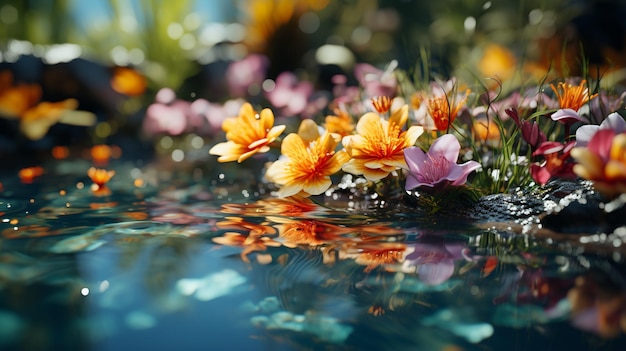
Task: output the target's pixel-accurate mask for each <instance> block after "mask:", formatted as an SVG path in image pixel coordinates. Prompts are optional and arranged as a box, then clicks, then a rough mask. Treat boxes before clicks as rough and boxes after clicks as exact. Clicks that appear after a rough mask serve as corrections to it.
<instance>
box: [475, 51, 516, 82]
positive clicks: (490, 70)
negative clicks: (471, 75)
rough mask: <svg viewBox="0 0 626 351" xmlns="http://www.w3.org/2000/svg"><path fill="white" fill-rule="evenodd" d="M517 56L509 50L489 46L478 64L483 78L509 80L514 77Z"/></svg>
mask: <svg viewBox="0 0 626 351" xmlns="http://www.w3.org/2000/svg"><path fill="white" fill-rule="evenodd" d="M516 61H517V60H516V58H515V55H514V54H513V53H512V52H511V51H510V50H508V49H507V48H505V47H503V46H500V45H497V44H489V45H487V47H486V48H485V51H484V52H483V56H482V58H481V59H480V61H479V62H478V69H479V70H480V73H481V74H482V75H483V76H486V77H497V78H498V79H501V80H503V81H504V80H507V79H509V78H511V77H513V75H514V73H515V67H516V65H517V62H516Z"/></svg>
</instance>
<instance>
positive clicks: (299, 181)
mask: <svg viewBox="0 0 626 351" xmlns="http://www.w3.org/2000/svg"><path fill="white" fill-rule="evenodd" d="M300 132H301V133H302V134H303V135H310V134H311V133H304V132H303V131H302V128H301V131H300ZM340 140H341V139H340V136H339V135H337V134H333V133H329V132H325V133H324V134H323V135H322V136H320V137H318V138H316V139H315V140H313V141H310V142H308V143H307V142H306V141H305V138H303V137H302V136H300V134H296V133H291V134H289V135H287V137H286V138H285V139H284V140H283V143H282V145H281V153H282V154H283V155H284V156H286V158H284V159H279V160H277V161H275V162H274V163H272V165H271V166H270V167H269V168H268V169H267V172H266V174H265V177H266V178H267V179H268V180H270V181H272V182H274V183H276V184H278V185H282V188H280V190H279V191H278V196H279V197H287V196H292V195H296V194H300V195H302V196H308V195H319V194H321V193H323V192H324V191H326V189H328V188H329V187H330V185H331V184H332V182H331V180H330V176H331V175H332V174H334V173H336V172H337V171H339V169H341V165H342V164H343V163H345V162H346V161H347V160H348V155H347V154H346V153H345V151H343V150H342V151H339V152H335V148H336V147H337V145H338V144H339V141H340Z"/></svg>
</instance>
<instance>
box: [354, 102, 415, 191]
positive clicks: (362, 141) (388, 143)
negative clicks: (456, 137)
mask: <svg viewBox="0 0 626 351" xmlns="http://www.w3.org/2000/svg"><path fill="white" fill-rule="evenodd" d="M407 119H408V106H407V105H404V106H403V107H402V108H400V109H398V110H396V111H394V112H393V113H392V114H391V117H389V120H388V121H387V120H385V119H383V118H381V117H380V115H378V114H376V113H374V112H369V113H366V114H364V115H363V116H362V117H361V118H360V119H359V122H358V123H357V125H356V131H357V133H358V134H356V135H349V136H346V137H344V138H343V141H342V142H343V146H344V148H345V149H346V152H347V153H348V155H350V157H351V159H350V161H348V163H346V164H345V165H344V166H343V167H342V169H343V170H344V171H345V172H348V173H352V174H357V175H360V174H362V175H363V176H365V178H366V179H367V180H370V181H377V180H380V179H383V178H384V177H386V176H387V175H388V174H389V173H391V172H393V171H395V170H396V169H398V168H407V165H406V161H405V160H404V149H406V148H407V147H409V146H413V145H415V141H416V140H417V138H418V137H419V136H420V135H421V134H422V133H423V132H424V128H423V127H419V126H412V127H410V128H409V129H408V130H407V131H404V132H403V131H402V126H403V125H404V124H405V123H406V121H407Z"/></svg>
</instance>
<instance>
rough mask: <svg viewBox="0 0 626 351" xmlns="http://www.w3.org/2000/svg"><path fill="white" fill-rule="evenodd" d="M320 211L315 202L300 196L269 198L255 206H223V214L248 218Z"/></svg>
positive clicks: (287, 215)
mask: <svg viewBox="0 0 626 351" xmlns="http://www.w3.org/2000/svg"><path fill="white" fill-rule="evenodd" d="M318 209H319V206H317V205H316V204H315V203H313V201H311V200H310V199H308V198H305V197H302V196H298V195H294V196H289V197H285V198H268V199H265V200H259V201H257V202H255V203H254V204H245V205H241V204H224V205H222V212H223V213H231V214H244V215H247V216H254V215H257V214H258V215H261V216H264V215H272V214H280V215H283V216H286V217H299V216H302V215H304V214H305V213H308V212H311V211H315V210H318Z"/></svg>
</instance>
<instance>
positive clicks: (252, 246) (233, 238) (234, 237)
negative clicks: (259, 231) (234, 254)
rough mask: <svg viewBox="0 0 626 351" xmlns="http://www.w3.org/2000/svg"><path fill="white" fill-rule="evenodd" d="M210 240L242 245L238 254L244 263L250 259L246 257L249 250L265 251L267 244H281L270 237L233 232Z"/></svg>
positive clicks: (277, 245)
mask: <svg viewBox="0 0 626 351" xmlns="http://www.w3.org/2000/svg"><path fill="white" fill-rule="evenodd" d="M211 240H213V242H214V243H217V244H220V245H226V246H237V247H243V250H242V251H241V254H240V255H241V259H242V260H243V261H244V262H246V263H250V259H248V254H250V253H251V252H254V251H265V250H267V247H268V246H272V247H279V246H281V244H280V243H278V242H276V241H274V240H273V239H272V238H269V237H267V236H256V235H251V236H247V235H243V234H240V233H233V232H228V233H224V235H222V236H219V237H215V238H213V239H211ZM266 261H267V260H266Z"/></svg>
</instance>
